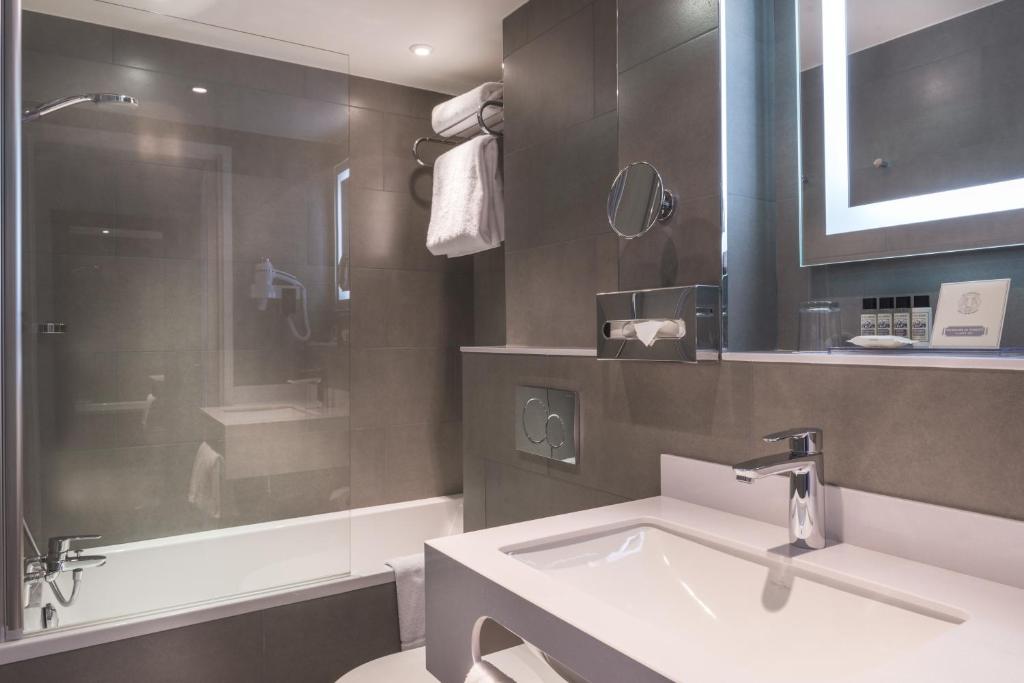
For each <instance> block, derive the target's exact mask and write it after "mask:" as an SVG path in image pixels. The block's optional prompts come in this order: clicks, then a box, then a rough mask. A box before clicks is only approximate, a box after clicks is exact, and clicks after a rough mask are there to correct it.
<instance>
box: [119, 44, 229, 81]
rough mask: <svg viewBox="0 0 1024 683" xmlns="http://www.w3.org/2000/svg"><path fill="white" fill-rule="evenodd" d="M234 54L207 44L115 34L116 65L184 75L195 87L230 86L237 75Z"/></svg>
mask: <svg viewBox="0 0 1024 683" xmlns="http://www.w3.org/2000/svg"><path fill="white" fill-rule="evenodd" d="M229 54H230V53H228V52H226V51H225V50H218V49H216V48H212V47H206V46H204V45H196V44H194V43H183V42H181V41H177V40H168V39H166V38H158V37H157V36H152V35H147V34H145V33H136V32H135V31H120V30H119V31H115V32H114V63H115V64H119V65H121V66H129V67H132V68H135V69H145V70H146V71H157V72H161V73H164V74H168V75H174V76H182V77H184V78H188V79H192V80H194V81H195V83H194V84H193V85H206V84H208V83H230V82H231V77H232V75H233V69H232V64H231V62H230V61H229V60H228V59H227V58H226V57H227V56H228V55H229Z"/></svg>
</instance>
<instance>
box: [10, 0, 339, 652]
mask: <svg viewBox="0 0 1024 683" xmlns="http://www.w3.org/2000/svg"><path fill="white" fill-rule="evenodd" d="M3 4H4V15H3V23H4V26H3V28H4V34H3V38H4V41H3V42H4V55H3V58H4V70H5V78H4V83H5V85H6V86H8V87H6V89H5V91H4V93H3V96H4V109H3V117H4V126H3V127H4V137H3V155H4V156H3V158H4V166H3V176H4V194H3V215H4V225H3V236H4V242H3V259H4V260H3V264H4V265H3V269H4V316H3V320H4V329H3V333H4V337H3V339H4V365H3V373H4V376H3V383H4V448H5V458H4V462H5V463H6V469H5V470H4V472H3V478H4V481H3V493H4V500H3V513H4V538H3V540H4V544H5V546H6V547H5V552H4V557H5V558H6V560H5V565H4V574H5V575H4V585H5V587H6V589H5V592H4V601H5V602H4V611H5V624H6V629H7V633H6V637H7V638H16V637H20V636H22V635H30V634H33V633H37V632H43V631H50V630H53V629H56V628H66V627H77V626H82V625H83V624H89V623H95V622H102V621H105V620H111V619H119V618H124V617H126V616H130V615H133V614H138V613H148V612H154V611H156V612H158V611H160V610H168V609H178V608H181V607H182V606H183V605H185V604H189V603H193V602H197V601H209V600H219V599H223V598H226V597H231V596H237V595H240V594H247V593H252V592H260V591H270V590H274V589H277V588H280V587H281V586H283V585H286V584H293V583H296V582H298V583H301V582H308V581H317V580H321V579H324V578H326V577H330V576H338V575H344V574H345V573H347V572H348V571H349V567H350V561H349V556H348V553H349V544H348V542H347V534H348V523H349V522H348V515H347V511H348V509H349V506H350V500H351V490H350V478H349V471H350V468H349V422H348V413H349V411H348V395H349V393H348V389H349V377H348V367H349V347H348V329H349V324H348V323H349V306H350V304H351V301H350V297H349V290H348V285H347V282H348V273H347V237H346V230H345V213H346V187H347V182H348V178H349V166H348V159H349V110H348V104H349V103H348V76H347V73H348V58H347V56H346V55H344V54H341V53H336V52H330V51H327V50H322V49H317V48H312V47H308V46H303V45H297V44H294V43H288V42H286V41H280V40H276V39H273V38H268V37H265V36H258V35H253V34H246V33H242V32H238V31H232V30H228V29H225V28H219V27H217V26H213V25H210V24H208V23H202V22H197V21H193V20H189V19H184V18H180V17H174V16H168V15H162V14H159V13H156V12H153V11H150V10H146V9H140V8H136V7H130V6H127V5H114V4H111V3H100V2H95V0H36V1H30V0H26V2H25V3H24V7H21V3H19V2H14V1H12V0H5V2H4V3H3ZM19 25H20V26H19ZM19 38H20V41H19ZM19 80H20V92H19V91H18V87H17V84H18V82H19ZM19 183H20V189H19V187H18V185H19ZM288 520H291V521H288ZM295 520H316V523H317V524H320V525H322V526H323V525H326V526H324V528H325V529H327V532H326V533H325V534H321V535H320V536H318V538H319V539H327V540H326V541H324V540H318V541H316V542H311V543H306V544H302V543H299V544H296V542H295V538H296V536H295V534H294V533H292V534H291V535H287V534H285V533H284V532H285V531H287V530H288V529H293V527H294V525H295ZM293 530H294V529H293ZM170 548H175V549H177V550H175V551H174V552H173V553H171V552H170V551H169V550H168V549H170ZM239 555H242V556H239ZM214 565H231V566H235V567H237V570H236V571H233V572H229V573H228V574H229V578H227V579H223V580H222V579H217V580H213V579H211V578H210V577H211V574H213V573H215V572H210V571H208V570H209V568H210V567H211V566H214ZM132 567H137V569H136V570H133V569H132ZM133 572H134V573H136V574H140V575H139V576H133ZM136 579H137V580H136ZM172 584H173V585H175V586H181V585H184V586H186V587H187V588H188V590H184V589H182V590H177V589H175V590H171V589H167V587H168V586H171V585H172ZM156 587H161V588H162V589H166V590H153V589H154V588H156Z"/></svg>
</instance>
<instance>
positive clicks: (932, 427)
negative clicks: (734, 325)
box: [463, 354, 1024, 529]
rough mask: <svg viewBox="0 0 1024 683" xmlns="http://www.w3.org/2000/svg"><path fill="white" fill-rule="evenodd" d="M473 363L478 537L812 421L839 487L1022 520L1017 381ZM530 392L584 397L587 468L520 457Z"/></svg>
mask: <svg viewBox="0 0 1024 683" xmlns="http://www.w3.org/2000/svg"><path fill="white" fill-rule="evenodd" d="M463 365H464V381H465V390H464V391H465V396H464V404H463V410H464V419H465V424H466V436H465V471H466V493H465V495H466V525H467V529H477V528H482V527H484V526H493V525H497V524H506V523H510V522H516V521H522V520H525V519H532V518H536V517H543V516H547V515H552V514H557V513H561V512H569V511H573V510H577V509H583V508H587V507H595V506H598V505H606V504H609V503H614V502H618V501H621V500H625V499H632V498H642V497H646V496H653V495H657V494H658V492H659V487H660V479H659V473H658V461H659V455H660V454H661V453H673V454H677V455H683V456H687V457H692V458H698V459H701V460H709V461H713V462H719V463H726V464H732V463H735V462H738V461H740V460H743V459H745V458H748V457H752V456H753V455H756V454H767V453H770V452H773V451H772V448H773V447H770V446H765V445H763V444H761V443H760V437H761V436H762V435H764V434H768V433H770V432H773V431H777V430H779V429H783V428H786V427H792V426H793V425H801V424H814V425H820V426H821V427H822V428H823V429H824V431H825V446H826V447H825V453H826V461H825V462H826V479H827V480H828V481H829V482H830V483H833V484H837V485H840V486H847V487H851V488H856V489H861V490H865V491H872V492H876V493H881V494H886V495H895V496H900V497H904V498H911V499H914V500H921V501H925V502H929V503H935V504H939V505H947V506H952V507H958V508H963V509H967V510H975V511H978V512H983V513H988V514H994V515H1001V516H1006V517H1012V518H1016V519H1024V496H1022V495H1021V493H1022V491H1024V460H1022V459H1021V457H1020V443H1021V440H1022V439H1024V426H1022V425H1021V424H1020V420H1017V419H1015V417H1014V415H1015V413H1016V412H1017V410H1018V406H1019V405H1020V404H1021V401H1022V400H1024V377H1021V375H1020V374H1019V373H1009V372H981V371H962V370H921V369H893V368H868V367H841V366H812V365H782V364H774V363H773V364H757V363H736V362H730V363H723V364H721V365H701V366H688V365H680V364H666V363H616V362H607V361H597V360H596V359H592V358H570V357H543V356H507V355H485V354H466V355H465V356H464V358H463ZM519 384H530V385H538V384H540V385H544V386H552V387H559V388H566V389H572V390H575V391H577V392H578V393H579V400H580V411H581V447H580V466H579V470H578V471H575V472H574V471H567V470H564V469H561V468H558V467H557V466H555V465H548V464H547V463H546V462H544V461H542V460H541V459H539V458H534V457H533V456H529V455H526V454H522V453H519V452H517V451H516V450H515V444H514V439H513V433H514V432H513V429H514V424H513V423H514V416H515V406H514V403H513V397H514V392H515V387H516V385H519ZM779 504H780V505H785V501H779Z"/></svg>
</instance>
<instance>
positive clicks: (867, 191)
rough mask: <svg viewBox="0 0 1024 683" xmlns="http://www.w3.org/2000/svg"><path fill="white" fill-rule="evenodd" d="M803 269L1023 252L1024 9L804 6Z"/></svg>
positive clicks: (814, 1) (953, 3) (1017, 4)
mask: <svg viewBox="0 0 1024 683" xmlns="http://www.w3.org/2000/svg"><path fill="white" fill-rule="evenodd" d="M799 33H800V35H799V47H800V55H799V68H800V79H799V82H800V100H799V101H800V120H801V124H800V129H801V135H800V141H801V148H802V149H801V161H802V170H801V174H802V192H803V212H802V213H803V216H802V219H803V224H802V230H801V234H802V239H801V247H802V248H801V263H802V265H819V264H827V263H840V262H847V261H861V260H869V259H879V258H890V257H896V256H912V255H919V254H934V253H941V252H951V251H962V250H973V249H987V248H993V247H1004V246H1011V245H1020V244H1024V40H1021V36H1024V2H1021V1H1020V0H1001V1H993V0H899V1H898V2H893V1H892V0H800V3H799Z"/></svg>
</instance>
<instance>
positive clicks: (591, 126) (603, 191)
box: [505, 112, 618, 251]
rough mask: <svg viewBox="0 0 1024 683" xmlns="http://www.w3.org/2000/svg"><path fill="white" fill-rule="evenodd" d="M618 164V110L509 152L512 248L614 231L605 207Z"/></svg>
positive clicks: (507, 186)
mask: <svg viewBox="0 0 1024 683" xmlns="http://www.w3.org/2000/svg"><path fill="white" fill-rule="evenodd" d="M617 166H618V121H617V116H616V114H615V112H610V113H608V114H605V115H603V116H600V117H598V118H596V119H592V120H590V121H587V122H585V123H581V124H578V125H575V126H573V127H571V128H569V129H567V130H563V131H559V133H558V134H557V135H556V136H555V137H553V138H550V139H548V140H545V141H542V142H540V143H539V144H536V145H533V146H531V147H527V148H525V149H521V150H519V151H516V152H509V153H507V154H506V156H505V221H506V231H507V242H506V244H507V248H508V249H509V250H510V251H516V250H520V249H528V248H532V247H537V246H543V245H547V244H557V243H559V242H565V241H568V240H572V239H576V238H579V237H583V236H586V235H600V234H606V233H607V232H608V231H609V228H608V221H607V211H606V209H605V205H606V202H607V197H608V188H609V187H611V183H612V180H613V179H614V178H615V173H616V171H617Z"/></svg>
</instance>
